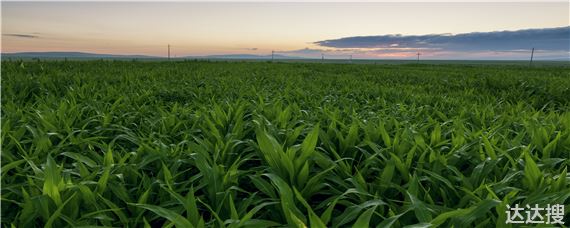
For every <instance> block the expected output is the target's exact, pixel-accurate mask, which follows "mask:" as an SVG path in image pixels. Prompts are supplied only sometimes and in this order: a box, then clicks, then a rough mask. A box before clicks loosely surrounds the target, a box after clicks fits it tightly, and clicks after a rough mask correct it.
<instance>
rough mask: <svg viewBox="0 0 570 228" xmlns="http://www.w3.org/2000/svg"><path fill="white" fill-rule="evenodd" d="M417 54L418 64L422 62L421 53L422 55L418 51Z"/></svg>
mask: <svg viewBox="0 0 570 228" xmlns="http://www.w3.org/2000/svg"><path fill="white" fill-rule="evenodd" d="M416 55H418V64H419V63H420V55H421V54H420V52H418V54H416Z"/></svg>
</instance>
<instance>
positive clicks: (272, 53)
mask: <svg viewBox="0 0 570 228" xmlns="http://www.w3.org/2000/svg"><path fill="white" fill-rule="evenodd" d="M274 55H275V51H271V62H273V56H274Z"/></svg>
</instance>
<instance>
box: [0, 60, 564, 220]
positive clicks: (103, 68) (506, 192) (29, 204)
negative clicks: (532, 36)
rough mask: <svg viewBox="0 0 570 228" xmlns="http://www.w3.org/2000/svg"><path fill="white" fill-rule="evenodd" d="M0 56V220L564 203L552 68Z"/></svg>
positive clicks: (394, 214)
mask: <svg viewBox="0 0 570 228" xmlns="http://www.w3.org/2000/svg"><path fill="white" fill-rule="evenodd" d="M1 67H2V87H1V89H2V110H1V112H2V113H1V114H2V123H1V125H2V126H1V127H2V129H1V140H2V142H1V143H2V154H1V156H2V171H1V175H2V176H1V177H2V180H1V181H2V183H1V184H2V189H1V190H2V193H1V194H2V219H1V224H2V227H10V226H13V227H42V226H43V227H76V226H78V227H81V226H101V227H161V226H165V227H274V226H277V227H283V226H292V227H346V226H354V227H367V226H375V227H404V226H417V227H430V226H431V227H470V226H476V225H479V226H482V227H485V226H495V225H497V226H504V225H505V214H504V211H505V210H506V205H514V204H515V203H518V204H522V205H524V204H535V203H536V204H539V205H546V204H553V203H561V204H566V205H568V204H570V199H569V197H570V175H568V172H567V170H568V165H570V161H569V160H568V158H569V157H570V77H569V75H570V69H568V68H564V67H538V66H537V67H533V68H523V67H517V66H500V65H494V66H467V65H465V66H462V65H417V64H414V65H350V64H312V63H266V62H257V63H255V62H249V63H237V62H233V63H232V62H200V61H183V62H134V61H133V62H126V61H77V62H73V61H65V62H58V61H50V62H41V61H36V62H25V63H24V62H2V66H1ZM569 216H570V215H569V214H568V213H567V214H566V217H569Z"/></svg>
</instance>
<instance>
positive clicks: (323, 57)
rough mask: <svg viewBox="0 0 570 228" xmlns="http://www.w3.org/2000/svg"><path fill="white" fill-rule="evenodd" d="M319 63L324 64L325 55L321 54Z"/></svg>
mask: <svg viewBox="0 0 570 228" xmlns="http://www.w3.org/2000/svg"><path fill="white" fill-rule="evenodd" d="M321 61H322V62H323V63H324V62H325V54H323V53H321Z"/></svg>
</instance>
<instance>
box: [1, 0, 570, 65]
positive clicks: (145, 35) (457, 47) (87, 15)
mask: <svg viewBox="0 0 570 228" xmlns="http://www.w3.org/2000/svg"><path fill="white" fill-rule="evenodd" d="M569 10H570V3H569V2H568V1H561V2H556V1H548V2H500V3H494V2H460V3H450V2H447V3H445V2H425V1H424V2H360V3H349V2H333V3H330V2H329V3H324V2H247V3H246V2H166V3H158V2H45V1H44V2H6V1H3V2H2V16H1V18H2V53H13V52H42V51H79V52H91V53H102V54H103V53H104V54H142V55H154V56H166V55H167V45H169V44H170V45H171V53H172V55H173V56H177V57H181V56H203V55H220V54H256V55H270V54H271V51H275V52H276V53H277V54H282V55H289V56H300V57H309V58H320V57H321V54H324V55H325V56H326V58H348V57H349V56H350V55H352V56H353V58H355V59H358V58H379V59H414V58H416V57H417V55H416V54H417V53H418V52H419V53H420V55H421V57H422V58H423V59H528V57H529V55H530V50H531V49H532V48H535V49H536V50H535V57H536V58H537V59H569V56H570V47H569V45H570V13H569Z"/></svg>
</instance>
